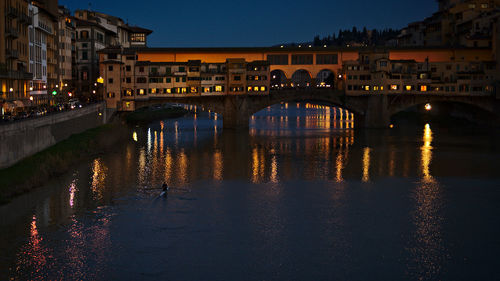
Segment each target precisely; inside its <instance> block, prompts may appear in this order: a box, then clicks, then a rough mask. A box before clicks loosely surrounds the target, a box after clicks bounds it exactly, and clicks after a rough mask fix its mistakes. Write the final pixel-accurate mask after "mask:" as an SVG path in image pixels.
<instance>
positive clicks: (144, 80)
mask: <svg viewBox="0 0 500 281" xmlns="http://www.w3.org/2000/svg"><path fill="white" fill-rule="evenodd" d="M137 83H140V84H144V83H147V80H146V77H137Z"/></svg>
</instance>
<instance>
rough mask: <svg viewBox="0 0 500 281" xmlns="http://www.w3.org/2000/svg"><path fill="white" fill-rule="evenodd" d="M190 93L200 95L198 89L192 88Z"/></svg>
mask: <svg viewBox="0 0 500 281" xmlns="http://www.w3.org/2000/svg"><path fill="white" fill-rule="evenodd" d="M190 92H191V93H192V94H195V93H198V88H197V87H191V89H190Z"/></svg>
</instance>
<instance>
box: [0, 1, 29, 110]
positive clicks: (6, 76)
mask: <svg viewBox="0 0 500 281" xmlns="http://www.w3.org/2000/svg"><path fill="white" fill-rule="evenodd" d="M31 22H32V19H31V17H30V15H29V11H28V1H25V0H4V1H2V4H1V5H0V110H1V113H2V114H4V113H5V112H6V111H12V110H13V108H16V107H24V106H25V105H29V103H30V90H29V83H30V81H31V79H32V74H31V73H29V70H28V63H29V36H28V26H29V25H30V24H31Z"/></svg>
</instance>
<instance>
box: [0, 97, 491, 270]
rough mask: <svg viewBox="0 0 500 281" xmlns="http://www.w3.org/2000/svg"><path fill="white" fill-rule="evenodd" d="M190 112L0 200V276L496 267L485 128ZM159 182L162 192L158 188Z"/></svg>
mask: <svg viewBox="0 0 500 281" xmlns="http://www.w3.org/2000/svg"><path fill="white" fill-rule="evenodd" d="M354 122H355V121H353V120H352V115H351V114H350V113H348V112H346V111H344V110H341V109H338V108H334V107H328V106H322V105H314V104H306V103H300V104H295V103H294V104H281V105H276V106H273V107H270V108H268V109H266V110H263V111H261V112H259V113H258V114H256V115H255V116H253V117H252V119H251V120H250V129H249V130H248V131H223V130H222V120H221V118H220V116H217V115H216V114H214V113H208V112H197V113H196V114H192V115H190V116H187V117H184V118H180V119H172V120H163V121H158V122H154V123H151V124H149V125H148V126H139V127H135V128H131V129H130V138H129V139H128V140H127V141H125V142H123V143H120V144H119V145H117V146H116V147H115V149H113V150H112V151H110V152H109V153H106V154H104V155H100V156H99V157H96V158H95V159H92V160H91V161H89V162H85V163H81V165H79V166H76V167H74V169H72V171H71V172H70V173H68V174H66V175H63V176H61V177H59V178H56V179H53V180H52V181H51V182H49V183H47V184H46V185H45V186H43V187H41V188H39V189H37V190H35V191H34V192H32V193H30V194H26V195H24V196H21V197H19V198H17V199H16V200H14V201H13V202H12V203H10V204H9V205H5V206H2V207H0V280H9V279H12V280H54V279H64V280H497V279H498V278H499V276H500V269H499V268H500V258H498V253H499V252H500V219H499V215H500V204H499V203H498V202H500V137H499V134H498V131H491V130H488V129H478V128H474V127H466V128H450V127H449V126H438V125H434V124H432V123H430V124H425V125H411V126H410V125H405V126H401V127H398V126H396V127H395V128H393V129H386V130H359V131H358V130H353V127H354ZM163 182H166V183H168V185H169V186H170V188H171V189H170V191H169V195H168V198H158V194H159V193H160V192H161V190H160V189H159V188H160V186H161V184H162V183H163Z"/></svg>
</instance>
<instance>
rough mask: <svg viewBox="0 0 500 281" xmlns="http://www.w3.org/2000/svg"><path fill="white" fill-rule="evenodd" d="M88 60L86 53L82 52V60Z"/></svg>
mask: <svg viewBox="0 0 500 281" xmlns="http://www.w3.org/2000/svg"><path fill="white" fill-rule="evenodd" d="M88 59H89V54H88V52H82V60H88Z"/></svg>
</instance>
